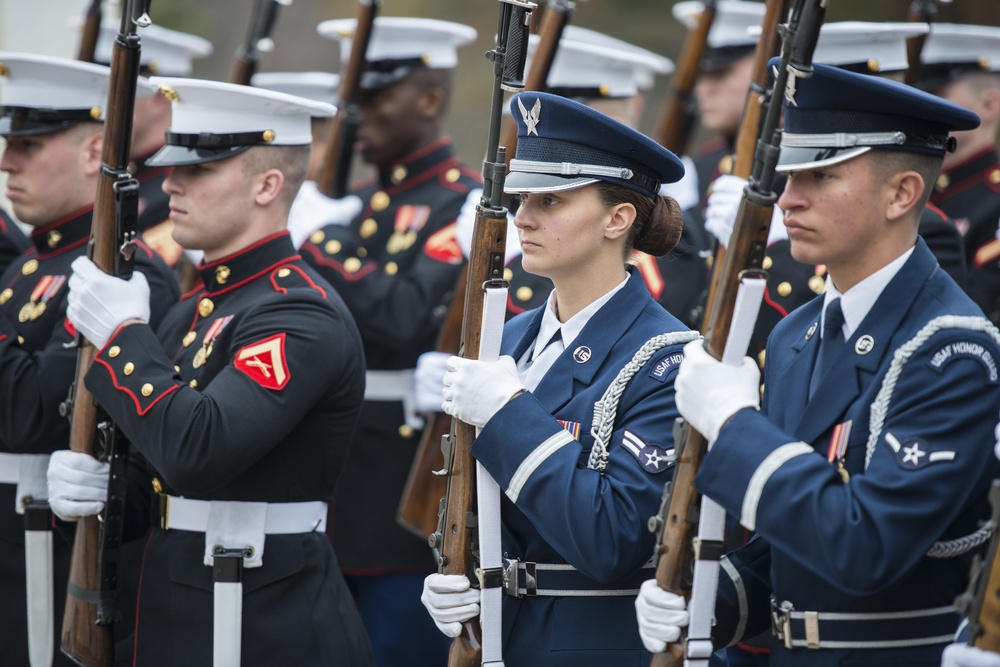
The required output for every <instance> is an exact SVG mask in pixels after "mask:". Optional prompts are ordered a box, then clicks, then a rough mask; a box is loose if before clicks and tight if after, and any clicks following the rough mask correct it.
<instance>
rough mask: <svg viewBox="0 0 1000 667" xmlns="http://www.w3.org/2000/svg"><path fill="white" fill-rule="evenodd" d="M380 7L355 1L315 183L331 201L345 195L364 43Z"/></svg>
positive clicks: (374, 0)
mask: <svg viewBox="0 0 1000 667" xmlns="http://www.w3.org/2000/svg"><path fill="white" fill-rule="evenodd" d="M381 5H382V0H358V7H357V13H356V15H355V16H356V23H355V26H356V27H355V29H354V37H353V39H352V41H351V54H350V56H349V57H348V59H347V64H346V66H345V67H343V72H342V73H341V78H340V93H339V98H340V100H339V101H338V103H337V115H336V116H334V118H333V129H332V130H331V132H330V141H329V143H328V144H327V150H326V160H325V161H324V162H323V168H322V169H321V170H320V174H319V177H318V178H317V179H316V186H317V187H318V188H319V191H320V192H322V193H323V194H324V195H326V196H327V197H332V198H334V199H340V198H341V197H344V196H345V195H347V193H348V185H349V183H348V181H349V180H350V178H349V177H350V171H351V158H352V157H353V155H354V136H355V133H356V132H357V128H358V125H359V123H360V122H361V119H360V112H359V111H358V102H359V100H360V91H361V75H362V74H364V71H365V54H366V53H367V52H368V43H369V42H370V41H371V37H372V30H373V29H374V27H375V17H376V16H378V10H379V7H380V6H381Z"/></svg>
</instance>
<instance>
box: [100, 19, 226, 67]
mask: <svg viewBox="0 0 1000 667" xmlns="http://www.w3.org/2000/svg"><path fill="white" fill-rule="evenodd" d="M120 28H121V21H120V20H119V19H115V18H105V19H104V20H103V21H101V31H100V34H99V35H98V37H97V48H96V49H95V50H94V60H96V61H97V62H99V63H110V62H111V53H112V49H113V46H114V43H115V38H116V37H117V36H118V31H119V29H120ZM136 33H137V34H138V35H139V47H140V48H139V65H140V67H143V68H145V69H147V70H149V72H150V73H151V74H155V75H156V76H188V75H190V74H191V61H192V60H194V59H196V58H204V57H205V56H208V55H211V53H212V43H211V42H210V41H208V40H207V39H202V38H201V37H198V36H196V35H190V34H188V33H186V32H180V31H177V30H170V29H169V28H163V27H160V26H158V25H156V24H155V23H154V24H152V25H150V26H147V27H145V28H138V29H137V30H136Z"/></svg>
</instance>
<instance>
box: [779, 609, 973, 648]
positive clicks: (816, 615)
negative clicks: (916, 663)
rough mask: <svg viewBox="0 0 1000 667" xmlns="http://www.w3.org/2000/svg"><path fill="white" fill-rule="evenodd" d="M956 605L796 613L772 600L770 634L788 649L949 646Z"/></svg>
mask: <svg viewBox="0 0 1000 667" xmlns="http://www.w3.org/2000/svg"><path fill="white" fill-rule="evenodd" d="M958 622H959V616H958V612H957V611H956V609H955V607H954V605H951V606H947V607H935V608H933V609H914V610H906V611H885V612H857V613H849V612H823V611H796V610H795V609H794V608H793V607H792V605H791V603H790V602H787V601H786V602H782V603H781V604H778V603H777V602H775V601H774V599H773V598H772V600H771V632H772V634H774V636H775V637H777V638H778V639H779V640H780V641H782V642H783V643H784V645H785V648H789V649H792V648H807V649H879V648H906V647H911V646H930V645H933V644H947V643H948V642H950V641H952V640H953V638H954V636H955V631H956V630H957V629H958Z"/></svg>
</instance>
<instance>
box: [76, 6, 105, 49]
mask: <svg viewBox="0 0 1000 667" xmlns="http://www.w3.org/2000/svg"><path fill="white" fill-rule="evenodd" d="M101 17H102V12H101V0H91V2H90V6H89V7H87V13H86V14H84V18H83V30H82V33H81V35H80V45H79V47H78V48H77V51H76V59H77V60H82V61H83V62H85V63H92V62H94V57H95V55H94V54H95V53H96V52H97V38H98V36H99V35H100V34H101Z"/></svg>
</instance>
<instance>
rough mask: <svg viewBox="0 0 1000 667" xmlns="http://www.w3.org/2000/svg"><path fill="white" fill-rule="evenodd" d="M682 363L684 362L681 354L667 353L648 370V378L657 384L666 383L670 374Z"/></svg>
mask: <svg viewBox="0 0 1000 667" xmlns="http://www.w3.org/2000/svg"><path fill="white" fill-rule="evenodd" d="M682 361H684V353H683V352H667V353H666V354H664V355H663V356H661V357H659V358H658V359H657V360H656V363H654V364H653V367H652V368H650V369H649V377H651V378H653V379H654V380H657V381H659V382H666V381H667V378H668V377H670V374H671V373H673V372H675V371H676V370H677V369H678V368H679V367H680V365H681V362H682Z"/></svg>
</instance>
